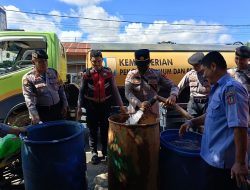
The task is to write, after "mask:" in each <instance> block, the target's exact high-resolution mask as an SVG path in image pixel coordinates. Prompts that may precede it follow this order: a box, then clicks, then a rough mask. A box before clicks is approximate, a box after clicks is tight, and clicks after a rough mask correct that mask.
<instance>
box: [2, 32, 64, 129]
mask: <svg viewBox="0 0 250 190" xmlns="http://www.w3.org/2000/svg"><path fill="white" fill-rule="evenodd" d="M35 49H44V50H45V51H46V52H47V54H48V66H49V67H51V68H54V69H56V70H57V71H58V73H59V74H60V76H61V78H62V80H64V81H66V73H67V64H66V54H65V52H64V48H63V46H62V44H61V43H60V41H59V39H58V37H57V35H56V34H55V33H49V32H25V31H3V32H0V89H1V90H0V108H1V109H0V122H5V123H9V124H12V125H18V124H20V123H21V124H22V125H24V124H28V122H29V121H28V112H27V107H26V105H25V102H24V97H23V94H22V76H23V75H24V74H25V73H27V72H28V71H30V70H31V69H32V68H33V64H32V62H31V53H32V51H33V50H35ZM21 124H20V125H21Z"/></svg>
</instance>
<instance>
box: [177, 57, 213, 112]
mask: <svg viewBox="0 0 250 190" xmlns="http://www.w3.org/2000/svg"><path fill="white" fill-rule="evenodd" d="M203 57H204V54H203V53H202V52H197V53H195V54H193V55H192V56H191V57H189V58H188V63H189V64H190V65H192V66H193V69H192V70H191V71H189V72H187V73H186V74H185V76H184V77H183V78H182V80H181V81H180V82H179V84H178V87H179V88H180V92H181V91H182V90H183V89H185V88H186V87H188V86H189V88H190V98H189V102H188V105H187V111H188V113H189V114H190V115H192V116H194V117H197V116H200V115H202V114H203V113H204V110H205V108H206V105H207V102H208V94H209V92H210V84H209V82H208V80H207V79H205V78H204V76H203V70H202V66H201V60H202V59H203ZM180 92H179V94H180Z"/></svg>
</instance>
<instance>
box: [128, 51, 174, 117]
mask: <svg viewBox="0 0 250 190" xmlns="http://www.w3.org/2000/svg"><path fill="white" fill-rule="evenodd" d="M135 64H136V66H137V69H134V70H131V71H129V73H128V74H127V76H126V79H125V96H126V98H127V99H128V101H129V107H128V112H129V113H134V112H135V110H136V109H138V108H141V109H144V110H149V109H150V107H151V105H150V102H149V101H150V100H151V99H152V98H153V97H154V96H155V95H157V93H158V91H159V88H160V87H162V88H163V89H166V90H170V91H171V92H170V96H169V97H168V98H167V101H168V104H169V105H174V104H175V102H176V97H177V95H178V92H179V89H178V87H177V86H176V85H175V84H174V83H173V82H172V81H171V80H169V79H168V78H166V76H165V75H163V74H162V73H161V71H159V70H155V69H152V68H149V64H150V52H149V50H148V49H139V50H136V51H135ZM151 111H152V113H154V114H157V115H158V116H159V104H158V103H155V104H153V105H152V107H151Z"/></svg>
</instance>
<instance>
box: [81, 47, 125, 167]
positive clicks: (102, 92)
mask: <svg viewBox="0 0 250 190" xmlns="http://www.w3.org/2000/svg"><path fill="white" fill-rule="evenodd" d="M90 61H91V63H92V67H91V68H89V69H87V70H86V71H85V72H84V73H83V74H82V80H81V87H80V92H79V97H78V110H77V115H78V118H79V117H80V115H81V113H82V109H81V108H82V107H84V108H85V109H86V115H87V126H88V128H89V131H90V134H89V138H90V149H91V152H92V158H91V161H92V164H98V163H99V158H98V152H97V142H98V141H97V134H98V127H100V132H101V144H102V155H103V157H104V158H105V157H106V156H107V140H108V126H109V123H108V117H109V116H110V112H111V105H112V102H113V100H115V102H116V104H117V105H119V106H120V109H121V111H122V112H125V109H124V107H123V103H122V100H121V97H120V94H119V92H118V89H117V86H116V84H115V80H114V77H113V74H112V71H111V70H110V68H108V67H103V65H102V62H103V57H102V53H101V51H99V50H92V51H91V52H90Z"/></svg>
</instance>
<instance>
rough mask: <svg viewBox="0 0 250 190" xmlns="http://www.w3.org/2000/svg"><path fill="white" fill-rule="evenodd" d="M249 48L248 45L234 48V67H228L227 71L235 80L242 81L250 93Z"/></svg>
mask: <svg viewBox="0 0 250 190" xmlns="http://www.w3.org/2000/svg"><path fill="white" fill-rule="evenodd" d="M249 61H250V48H249V47H248V46H241V47H238V48H236V50H235V63H236V65H237V67H236V68H233V69H229V70H228V73H229V74H230V75H231V76H232V77H233V78H235V80H237V81H239V82H240V83H242V84H243V85H244V86H245V88H246V89H247V90H248V93H250V65H249Z"/></svg>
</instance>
